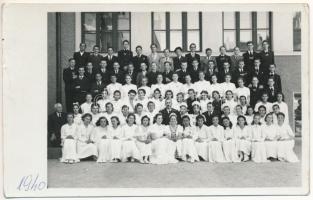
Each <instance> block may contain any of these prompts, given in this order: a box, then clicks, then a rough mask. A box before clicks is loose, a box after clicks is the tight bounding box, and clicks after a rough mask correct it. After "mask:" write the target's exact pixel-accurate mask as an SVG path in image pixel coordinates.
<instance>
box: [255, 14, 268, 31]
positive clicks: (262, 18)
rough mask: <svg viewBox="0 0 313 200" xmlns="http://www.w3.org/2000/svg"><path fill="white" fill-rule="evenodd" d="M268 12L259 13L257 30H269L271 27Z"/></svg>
mask: <svg viewBox="0 0 313 200" xmlns="http://www.w3.org/2000/svg"><path fill="white" fill-rule="evenodd" d="M268 15H269V14H268V12H258V13H257V28H268V27H269V24H268V23H269V16H268Z"/></svg>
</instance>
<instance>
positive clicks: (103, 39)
mask: <svg viewBox="0 0 313 200" xmlns="http://www.w3.org/2000/svg"><path fill="white" fill-rule="evenodd" d="M112 40H113V38H112V32H108V31H106V32H101V34H100V44H101V52H106V51H107V48H108V47H109V46H113V44H112Z"/></svg>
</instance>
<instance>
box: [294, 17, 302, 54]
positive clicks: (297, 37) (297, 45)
mask: <svg viewBox="0 0 313 200" xmlns="http://www.w3.org/2000/svg"><path fill="white" fill-rule="evenodd" d="M293 50H294V51H301V12H296V13H295V14H294V16H293Z"/></svg>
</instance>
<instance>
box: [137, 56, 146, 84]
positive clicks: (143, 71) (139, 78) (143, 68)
mask: <svg viewBox="0 0 313 200" xmlns="http://www.w3.org/2000/svg"><path fill="white" fill-rule="evenodd" d="M140 69H141V72H139V73H138V74H137V77H136V80H135V81H136V85H137V86H138V88H139V86H141V85H142V79H143V78H147V76H148V71H147V69H148V66H147V64H146V63H144V62H142V63H141V64H140Z"/></svg>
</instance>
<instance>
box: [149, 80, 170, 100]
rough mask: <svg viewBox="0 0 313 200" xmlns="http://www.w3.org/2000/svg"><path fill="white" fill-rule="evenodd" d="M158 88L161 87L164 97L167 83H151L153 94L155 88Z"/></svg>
mask: <svg viewBox="0 0 313 200" xmlns="http://www.w3.org/2000/svg"><path fill="white" fill-rule="evenodd" d="M156 89H159V90H160V91H161V95H162V97H164V95H165V92H166V89H167V87H166V85H164V84H163V83H161V84H158V83H157V84H153V85H151V96H152V95H153V93H154V90H156Z"/></svg>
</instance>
